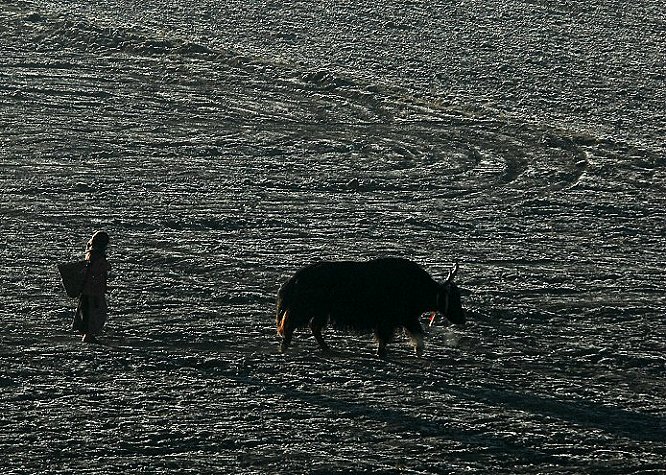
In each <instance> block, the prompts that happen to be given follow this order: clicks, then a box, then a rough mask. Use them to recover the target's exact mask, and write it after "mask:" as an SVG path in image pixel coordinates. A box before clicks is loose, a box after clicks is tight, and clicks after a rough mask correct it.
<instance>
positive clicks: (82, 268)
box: [58, 261, 86, 297]
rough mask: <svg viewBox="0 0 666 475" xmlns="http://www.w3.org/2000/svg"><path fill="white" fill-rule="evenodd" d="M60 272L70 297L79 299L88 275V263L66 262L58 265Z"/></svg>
mask: <svg viewBox="0 0 666 475" xmlns="http://www.w3.org/2000/svg"><path fill="white" fill-rule="evenodd" d="M58 271H60V276H61V277H62V283H63V285H64V286H65V292H67V295H68V296H69V297H78V296H79V295H81V291H82V290H83V279H84V278H85V275H86V261H75V262H66V263H64V264H59V265H58Z"/></svg>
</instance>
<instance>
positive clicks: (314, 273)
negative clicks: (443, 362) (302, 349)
mask: <svg viewBox="0 0 666 475" xmlns="http://www.w3.org/2000/svg"><path fill="white" fill-rule="evenodd" d="M457 271H458V264H455V266H454V267H453V268H452V269H451V270H450V271H449V275H448V277H447V278H446V280H445V281H444V282H443V283H442V284H439V283H437V282H436V281H435V280H433V278H432V277H430V275H429V274H428V273H427V272H426V271H425V270H423V269H422V268H421V267H420V266H419V265H417V264H415V263H414V262H411V261H409V260H407V259H400V258H383V259H375V260H371V261H367V262H354V261H337V262H318V263H315V264H311V265H309V266H306V267H304V268H302V269H300V270H298V271H297V272H296V273H295V274H294V275H293V276H292V277H291V278H290V279H289V280H287V281H286V282H285V283H284V284H283V285H282V286H281V287H280V290H279V291H278V297H277V316H276V323H277V330H278V334H279V335H280V336H282V342H281V343H280V351H285V350H286V349H287V348H288V347H289V345H290V344H291V340H292V336H293V333H294V330H296V329H297V328H304V327H306V326H308V325H309V326H310V328H311V329H312V334H313V335H314V337H315V339H316V340H317V343H318V344H319V346H320V347H321V348H322V349H324V350H325V351H329V347H328V345H327V344H326V342H325V341H324V339H323V337H322V334H321V331H322V329H323V328H324V327H326V325H327V324H330V325H331V326H333V327H334V328H336V329H343V330H355V331H360V332H373V333H374V335H375V338H376V340H377V343H378V348H377V354H378V355H379V356H380V357H384V356H385V355H386V344H387V343H388V342H389V341H390V340H391V338H392V337H393V335H394V333H395V331H396V330H397V329H398V328H401V327H402V328H404V330H405V332H406V333H407V335H408V336H409V338H410V339H411V341H412V344H413V346H414V349H415V351H416V354H417V355H419V356H420V355H421V354H423V350H424V343H423V329H422V328H421V323H420V322H419V317H420V316H421V315H422V314H424V313H426V312H437V313H440V314H442V315H444V316H445V317H446V318H447V319H448V320H450V321H451V322H452V323H464V322H465V311H464V310H463V308H462V306H461V303H460V289H459V288H458V287H457V286H456V284H454V283H453V278H454V277H455V275H456V272H457Z"/></svg>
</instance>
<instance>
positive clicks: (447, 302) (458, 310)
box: [437, 264, 465, 323]
mask: <svg viewBox="0 0 666 475" xmlns="http://www.w3.org/2000/svg"><path fill="white" fill-rule="evenodd" d="M457 272H458V264H455V265H454V266H453V268H452V269H451V270H450V271H449V276H448V277H447V278H446V280H445V281H444V283H443V284H441V285H440V286H439V289H438V290H437V311H438V312H439V313H441V314H442V315H444V316H445V317H446V318H447V319H448V320H449V321H450V322H451V323H465V310H463V308H462V304H461V303H460V289H459V288H458V286H457V285H456V284H454V283H453V278H454V277H455V276H456V273H457Z"/></svg>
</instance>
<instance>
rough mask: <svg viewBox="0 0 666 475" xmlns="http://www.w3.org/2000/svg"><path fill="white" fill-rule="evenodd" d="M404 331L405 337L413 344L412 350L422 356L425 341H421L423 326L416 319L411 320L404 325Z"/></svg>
mask: <svg viewBox="0 0 666 475" xmlns="http://www.w3.org/2000/svg"><path fill="white" fill-rule="evenodd" d="M405 332H406V333H407V337H408V338H409V340H410V341H411V343H412V346H414V351H415V352H416V356H423V350H424V349H425V343H424V342H423V328H422V327H421V324H420V323H419V321H418V320H416V321H413V322H411V323H410V324H409V325H405Z"/></svg>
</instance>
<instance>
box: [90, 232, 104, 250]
mask: <svg viewBox="0 0 666 475" xmlns="http://www.w3.org/2000/svg"><path fill="white" fill-rule="evenodd" d="M108 245H109V235H108V234H107V233H106V232H104V231H95V233H94V234H93V235H92V237H91V238H90V241H88V245H87V246H86V248H87V250H88V251H92V250H95V251H98V252H104V251H105V250H106V247H107V246H108Z"/></svg>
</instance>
